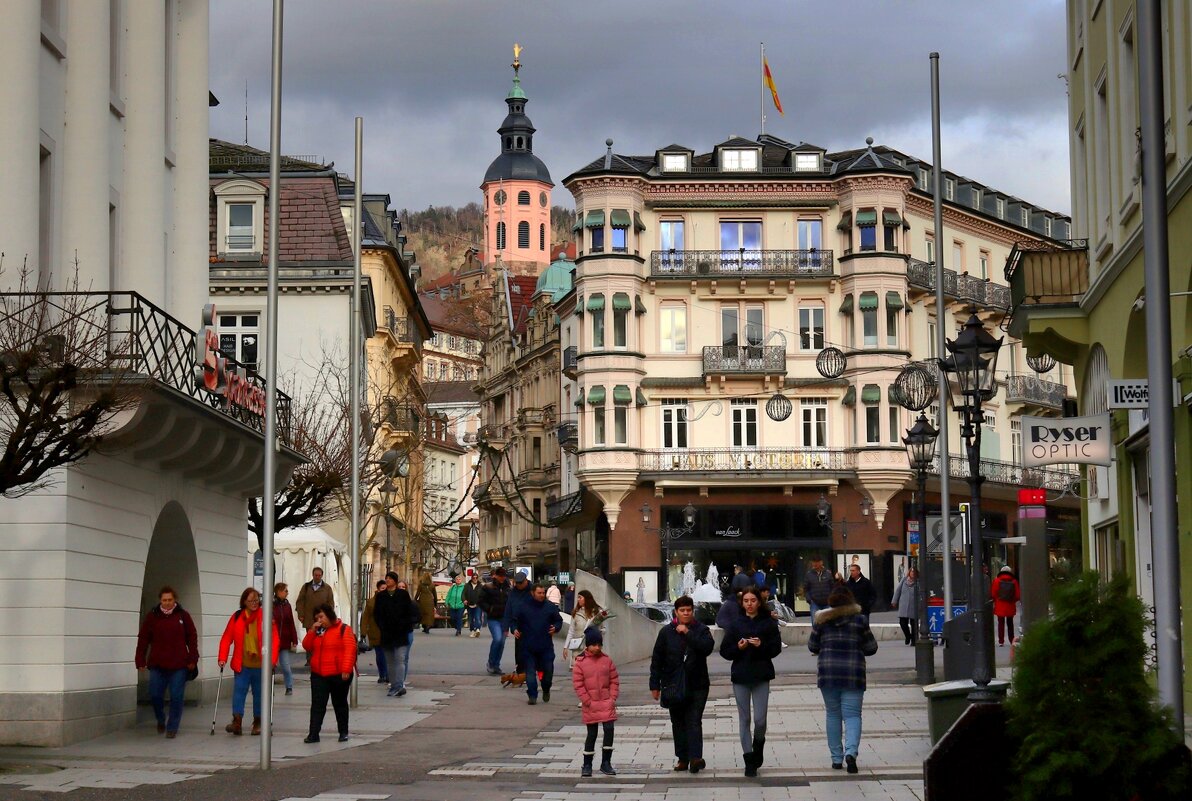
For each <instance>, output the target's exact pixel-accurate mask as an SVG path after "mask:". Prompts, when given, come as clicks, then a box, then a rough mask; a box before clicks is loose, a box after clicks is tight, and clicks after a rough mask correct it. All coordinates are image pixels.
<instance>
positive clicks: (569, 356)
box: [563, 345, 579, 378]
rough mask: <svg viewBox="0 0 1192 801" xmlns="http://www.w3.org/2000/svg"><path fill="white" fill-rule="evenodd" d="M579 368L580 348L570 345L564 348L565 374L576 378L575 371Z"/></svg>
mask: <svg viewBox="0 0 1192 801" xmlns="http://www.w3.org/2000/svg"><path fill="white" fill-rule="evenodd" d="M578 368H579V348H577V347H576V346H575V345H568V346H567V347H565V348H563V375H565V376H568V377H569V378H575V371H576V370H577V369H578Z"/></svg>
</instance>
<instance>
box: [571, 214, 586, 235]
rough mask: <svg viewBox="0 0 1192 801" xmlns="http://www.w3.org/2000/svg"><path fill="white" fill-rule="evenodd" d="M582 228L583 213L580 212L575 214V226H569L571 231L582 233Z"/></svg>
mask: <svg viewBox="0 0 1192 801" xmlns="http://www.w3.org/2000/svg"><path fill="white" fill-rule="evenodd" d="M583 228H584V213H583V212H582V211H578V212H576V216H575V225H573V226H571V230H572V231H582V230H583Z"/></svg>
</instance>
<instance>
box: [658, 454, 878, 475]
mask: <svg viewBox="0 0 1192 801" xmlns="http://www.w3.org/2000/svg"><path fill="white" fill-rule="evenodd" d="M856 466H857V457H856V453H855V452H854V451H853V450H852V449H846V448H834V449H826V448H825V449H812V448H701V449H694V448H692V449H683V450H677V449H674V450H672V449H660V450H647V451H640V452H639V453H638V456H637V469H638V470H640V471H641V472H643V473H727V472H745V473H792V472H799V471H811V472H818V471H836V472H840V471H851V470H855V469H856Z"/></svg>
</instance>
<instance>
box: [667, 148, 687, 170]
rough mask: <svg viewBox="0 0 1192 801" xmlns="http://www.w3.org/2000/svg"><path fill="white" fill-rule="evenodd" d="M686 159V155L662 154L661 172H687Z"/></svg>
mask: <svg viewBox="0 0 1192 801" xmlns="http://www.w3.org/2000/svg"><path fill="white" fill-rule="evenodd" d="M687 164H688V157H687V154H686V153H663V154H662V165H661V166H662V171H663V172H687V169H688V167H687Z"/></svg>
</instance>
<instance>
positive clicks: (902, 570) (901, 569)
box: [890, 553, 907, 587]
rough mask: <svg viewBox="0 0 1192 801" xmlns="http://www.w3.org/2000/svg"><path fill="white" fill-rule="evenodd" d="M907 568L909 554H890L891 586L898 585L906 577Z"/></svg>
mask: <svg viewBox="0 0 1192 801" xmlns="http://www.w3.org/2000/svg"><path fill="white" fill-rule="evenodd" d="M906 570H907V555H906V554H904V553H892V554H890V581H891V584H890V586H891V587H897V586H898V584H899V582H901V581H902V579H903V578H905V577H906Z"/></svg>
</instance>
